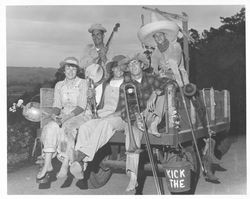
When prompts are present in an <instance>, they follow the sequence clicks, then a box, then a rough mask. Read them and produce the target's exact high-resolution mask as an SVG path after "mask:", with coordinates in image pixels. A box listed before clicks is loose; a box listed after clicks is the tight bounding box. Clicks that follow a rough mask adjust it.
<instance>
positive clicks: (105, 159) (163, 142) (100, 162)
mask: <svg viewBox="0 0 250 199" xmlns="http://www.w3.org/2000/svg"><path fill="white" fill-rule="evenodd" d="M197 94H198V97H196V98H197V99H198V100H199V101H200V103H201V104H202V105H203V106H204V107H205V108H206V113H207V115H206V116H207V119H208V121H207V124H206V125H207V126H205V127H204V125H203V124H202V120H201V118H200V116H199V114H198V113H197V111H196V108H195V107H194V106H193V104H192V103H191V100H190V99H188V98H187V97H186V99H185V100H186V103H187V107H188V111H189V114H190V116H191V121H192V125H193V128H194V135H195V138H196V140H197V143H198V146H199V150H201V149H202V148H203V147H204V142H203V141H202V138H206V137H208V136H209V134H208V128H210V129H211V130H212V131H213V132H215V134H216V135H215V136H217V135H218V134H219V133H222V132H228V131H229V128H230V100H229V99H230V96H229V91H227V90H221V91H218V90H214V89H213V88H208V89H203V90H200V91H198V92H197ZM53 95H54V89H52V88H41V89H40V106H41V108H42V109H44V110H47V111H49V110H50V109H51V106H52V103H53ZM165 97H166V105H165V118H164V119H163V121H162V123H161V124H160V125H159V126H160V127H159V132H160V133H161V137H160V138H158V137H155V136H153V135H151V134H149V140H150V143H151V146H152V149H153V152H154V157H155V159H156V161H157V163H158V164H157V167H158V172H159V175H160V176H163V175H162V174H163V173H164V172H163V167H162V164H161V162H162V161H164V160H166V159H167V157H168V155H169V154H170V153H171V151H172V150H173V149H175V148H176V147H177V145H178V143H181V145H182V147H183V148H184V150H185V152H186V154H187V156H188V157H189V160H190V162H191V163H192V165H193V170H192V187H191V188H192V189H191V191H193V192H194V189H195V186H196V184H197V180H198V178H199V175H200V164H199V161H198V159H197V153H196V150H195V148H194V146H193V138H192V132H191V128H190V125H189V123H188V118H187V114H186V112H185V109H184V106H183V101H182V100H181V96H180V92H179V91H178V89H176V88H174V86H173V85H172V84H169V85H167V86H166V88H165ZM204 99H205V101H204ZM173 110H176V111H177V112H178V113H179V115H180V130H179V131H176V129H175V126H174V121H173V117H172V116H173ZM48 120H49V118H46V117H43V118H42V120H41V128H42V127H43V126H44V125H45V124H46V123H47V122H48ZM38 132H41V129H39V130H38ZM124 145H125V135H124V132H122V131H119V132H116V133H115V134H114V136H113V137H112V138H111V139H110V141H109V142H108V143H107V144H106V145H105V146H104V147H102V148H101V149H100V150H99V151H98V152H97V153H96V155H95V158H94V160H93V161H92V162H91V163H90V164H89V166H88V168H87V171H86V173H87V175H85V184H86V185H87V187H88V188H99V187H102V186H104V185H105V184H106V183H107V182H108V180H109V179H110V177H111V175H112V173H113V172H125V166H126V162H125V156H126V154H125V147H124ZM142 149H144V151H143V152H142V153H141V154H140V164H139V172H140V173H142V174H146V175H152V173H150V171H151V169H152V168H151V164H150V163H149V160H148V156H147V150H146V148H145V139H144V138H143V139H142Z"/></svg>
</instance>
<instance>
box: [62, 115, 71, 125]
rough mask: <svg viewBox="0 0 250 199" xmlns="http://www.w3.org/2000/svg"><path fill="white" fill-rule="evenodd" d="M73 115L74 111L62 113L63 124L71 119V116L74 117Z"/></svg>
mask: <svg viewBox="0 0 250 199" xmlns="http://www.w3.org/2000/svg"><path fill="white" fill-rule="evenodd" d="M73 116H74V115H73V113H69V114H65V115H62V117H61V123H62V124H63V123H64V122H66V121H67V120H69V119H70V118H72V117H73Z"/></svg>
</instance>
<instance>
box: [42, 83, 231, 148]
mask: <svg viewBox="0 0 250 199" xmlns="http://www.w3.org/2000/svg"><path fill="white" fill-rule="evenodd" d="M203 93H204V94H205V99H206V109H207V114H208V119H209V124H210V127H211V130H213V131H214V132H221V131H226V130H228V129H229V127H230V96H229V92H228V91H227V90H223V91H217V90H214V89H212V88H211V89H205V90H204V92H202V91H200V96H201V97H202V95H203ZM167 95H168V96H167V110H168V111H167V114H166V121H167V123H168V125H167V127H165V128H161V129H160V130H159V131H160V132H161V133H162V136H161V137H160V138H157V137H155V136H153V135H150V141H151V143H152V144H155V145H176V144H177V140H178V139H179V141H180V142H187V141H189V140H191V139H192V136H191V130H190V127H189V123H188V119H187V115H186V112H185V110H184V107H183V103H182V101H181V100H177V101H178V102H176V99H177V98H178V94H177V98H176V96H174V95H175V94H174V93H173V90H171V88H169V90H168V94H167ZM53 97H54V89H52V88H41V89H40V106H41V108H42V109H44V110H46V111H47V112H48V111H50V110H51V108H52V104H53ZM179 98H180V96H179ZM186 101H187V105H188V109H189V111H190V115H191V118H192V123H193V126H194V128H195V136H196V138H200V137H206V136H207V135H208V132H207V129H206V128H203V127H202V124H201V121H200V120H199V118H198V115H197V114H196V112H195V109H194V107H193V106H192V104H191V103H190V101H189V100H186ZM177 103H178V105H177ZM173 106H174V107H175V106H178V107H179V108H178V109H179V110H178V112H179V114H180V116H181V123H180V126H181V131H180V132H179V134H178V135H177V133H176V131H175V130H174V127H173V119H172V114H171V110H172V109H173ZM48 121H49V118H48V117H43V118H42V120H41V128H42V127H43V126H44V125H45V124H47V123H48ZM177 136H178V137H177ZM110 142H113V143H124V142H125V135H124V133H123V132H117V133H115V134H114V136H113V137H112V138H111V140H110ZM142 143H143V144H145V142H144V140H143V141H142Z"/></svg>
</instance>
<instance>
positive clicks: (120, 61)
mask: <svg viewBox="0 0 250 199" xmlns="http://www.w3.org/2000/svg"><path fill="white" fill-rule="evenodd" d="M129 60H130V59H129V57H126V56H124V55H116V56H114V57H113V58H112V60H111V61H110V62H108V63H107V64H106V70H107V72H108V73H109V74H110V73H111V70H112V68H114V67H116V66H124V67H122V68H121V70H123V71H126V70H127V65H128V63H129Z"/></svg>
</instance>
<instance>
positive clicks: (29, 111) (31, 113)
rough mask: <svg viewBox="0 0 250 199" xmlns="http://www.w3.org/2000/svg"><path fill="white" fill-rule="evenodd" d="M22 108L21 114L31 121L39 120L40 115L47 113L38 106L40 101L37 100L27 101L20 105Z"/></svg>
mask: <svg viewBox="0 0 250 199" xmlns="http://www.w3.org/2000/svg"><path fill="white" fill-rule="evenodd" d="M21 107H22V108H23V112H22V114H23V116H24V117H25V118H26V119H27V120H29V121H31V122H40V121H41V118H42V115H43V114H45V115H48V114H49V113H47V112H45V111H42V109H41V108H40V103H38V102H29V103H28V104H26V105H22V106H21Z"/></svg>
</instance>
